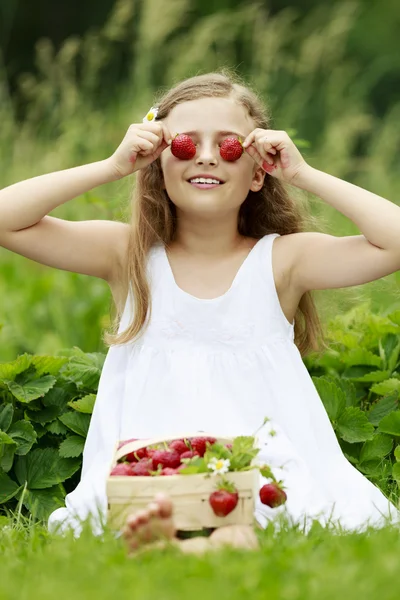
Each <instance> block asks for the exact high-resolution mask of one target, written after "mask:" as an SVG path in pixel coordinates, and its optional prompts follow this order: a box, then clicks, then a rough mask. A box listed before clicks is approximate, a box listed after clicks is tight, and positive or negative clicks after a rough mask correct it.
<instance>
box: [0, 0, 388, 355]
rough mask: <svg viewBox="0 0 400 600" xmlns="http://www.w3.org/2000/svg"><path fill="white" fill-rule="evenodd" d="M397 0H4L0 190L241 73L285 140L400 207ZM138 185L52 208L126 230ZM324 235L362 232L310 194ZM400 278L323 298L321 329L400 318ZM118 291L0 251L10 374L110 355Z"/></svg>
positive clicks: (116, 139) (65, 164) (0, 20)
mask: <svg viewBox="0 0 400 600" xmlns="http://www.w3.org/2000/svg"><path fill="white" fill-rule="evenodd" d="M399 27H400V12H399V10H398V2H397V0H384V1H383V2H382V1H378V0H370V1H369V2H360V1H358V2H344V1H339V0H336V1H334V0H333V1H331V2H330V3H325V2H324V3H321V2H318V1H317V0H292V1H290V0H271V1H264V2H252V1H249V0H219V1H218V2H216V1H215V2H214V1H207V0H168V2H166V1H165V0H96V2H94V0H85V2H82V1H81V0H79V1H78V0H68V2H67V1H66V0H65V1H63V2H57V3H55V2H51V0H40V1H39V0H37V1H36V2H32V0H31V1H29V0H2V2H1V5H0V123H1V128H0V187H1V188H3V187H5V186H7V185H10V184H12V183H14V182H16V181H19V180H21V179H27V178H29V177H33V176H36V175H40V174H43V173H47V172H51V171H55V170H59V169H66V168H69V167H73V166H77V165H81V164H84V163H88V162H93V161H97V160H101V159H103V158H106V157H107V156H109V155H110V154H112V153H113V151H114V150H115V148H116V147H117V146H118V145H119V143H120V141H121V140H122V138H123V136H124V134H125V131H126V129H127V128H128V126H129V124H130V123H132V122H137V121H141V119H142V117H143V116H144V114H145V113H146V112H147V110H148V108H149V107H150V106H151V105H152V102H153V99H154V94H155V93H156V92H158V91H159V90H160V89H165V88H168V86H170V85H172V84H174V83H176V82H177V81H178V80H180V79H182V78H185V77H189V76H192V75H195V74H198V73H205V72H207V71H212V70H216V69H220V68H221V67H231V68H234V69H235V70H236V71H237V72H238V73H239V74H240V75H242V76H243V77H244V78H245V79H246V80H247V81H248V82H249V83H250V84H251V85H253V86H255V88H256V89H257V90H258V91H259V92H260V93H261V94H262V96H263V97H264V99H265V101H266V103H267V104H268V105H269V106H270V108H271V110H272V114H273V117H274V123H273V127H274V128H276V129H286V130H294V131H295V132H296V137H298V138H302V139H306V140H308V141H309V143H310V146H309V148H308V149H306V150H303V151H302V152H303V155H304V157H305V159H306V160H307V161H308V162H309V163H310V164H311V165H312V166H314V167H316V168H318V169H322V170H325V171H327V172H329V173H331V174H333V175H336V176H337V177H341V178H343V179H346V180H348V181H351V182H353V183H355V184H357V185H360V186H362V187H365V188H367V189H369V190H371V191H373V192H375V193H377V194H380V195H382V196H384V197H386V198H388V199H390V200H392V201H395V202H396V201H398V190H399V189H400V185H399V184H400V170H399V150H400V143H399V142H400V129H399V127H398V123H399V121H400V102H399V97H400V94H399V92H400V69H399V59H398V31H399V30H400V29H399ZM132 185H134V178H126V179H124V180H122V181H119V182H116V183H112V184H109V185H105V186H102V187H101V188H97V189H95V190H93V191H92V192H90V193H88V194H85V195H83V196H81V197H79V198H77V199H74V200H72V201H70V202H69V203H67V204H66V205H64V206H61V207H59V208H57V209H56V210H55V211H53V212H52V213H51V214H53V215H54V216H57V217H61V218H65V219H70V220H81V219H117V220H126V219H127V218H128V209H129V204H128V199H129V194H130V190H131V187H132ZM305 202H306V203H307V205H308V206H309V209H310V211H311V212H312V214H313V215H315V216H316V217H317V219H318V229H319V230H320V231H324V232H327V233H331V234H334V235H349V234H356V233H359V232H358V231H357V229H356V227H355V226H354V225H353V224H352V223H351V222H350V221H349V220H348V219H347V218H345V217H344V216H343V215H341V214H340V213H338V212H337V211H335V210H334V209H332V208H330V207H329V206H328V205H325V204H324V203H323V202H322V201H321V200H319V199H317V198H315V197H306V198H305ZM399 282H400V275H399V272H398V273H395V274H393V275H391V276H389V277H386V278H384V279H382V280H380V281H378V282H373V283H370V284H367V285H364V286H359V287H356V288H348V289H345V290H333V291H329V292H328V291H326V292H318V293H317V295H316V297H317V301H318V306H319V307H320V312H321V316H322V319H323V321H326V320H327V319H329V318H330V317H332V316H334V315H335V314H337V313H338V312H340V311H344V310H347V309H348V308H350V307H351V306H353V305H354V304H355V303H357V302H359V301H361V300H365V299H370V300H371V308H372V309H373V310H379V311H386V310H388V309H393V307H394V306H399V305H400V294H399V289H400V288H399ZM110 307H111V293H110V290H109V288H108V285H107V284H106V283H105V282H103V281H101V280H96V279H94V278H91V277H87V276H82V275H77V274H75V273H69V272H62V271H56V270H53V269H50V268H48V267H43V266H41V265H38V264H36V263H34V262H32V261H29V260H27V259H25V258H23V257H20V256H18V255H15V254H12V253H11V252H9V251H7V250H5V249H4V248H0V361H8V360H12V359H14V358H15V357H16V356H17V355H18V354H21V353H23V352H30V353H35V354H36V353H37V354H45V353H53V352H55V351H57V350H59V349H60V348H64V347H71V346H74V345H77V346H79V347H80V348H82V350H84V351H103V350H105V349H106V348H105V347H104V345H103V343H102V341H101V329H102V327H104V326H106V325H108V322H109V318H110Z"/></svg>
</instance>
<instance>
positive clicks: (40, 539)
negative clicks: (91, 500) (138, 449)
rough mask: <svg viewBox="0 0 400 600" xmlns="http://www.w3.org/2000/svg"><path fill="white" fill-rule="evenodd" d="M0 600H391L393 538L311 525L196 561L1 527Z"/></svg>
mask: <svg viewBox="0 0 400 600" xmlns="http://www.w3.org/2000/svg"><path fill="white" fill-rule="evenodd" d="M0 526H1V529H0V553H1V555H2V560H1V562H0V582H1V587H0V598H1V600H6V599H7V600H8V599H10V600H11V599H13V600H14V599H17V598H18V600H27V599H29V600H36V599H40V600H44V599H46V598H52V599H53V598H55V597H56V598H57V600H64V598H65V599H67V598H68V599H70V598H74V600H80V599H85V600H87V599H88V598H96V599H98V600H101V599H103V598H104V599H106V598H107V600H108V599H110V598H113V597H115V598H117V597H118V599H124V598H129V599H130V600H132V599H134V598H140V600H147V599H149V600H150V599H151V600H155V599H157V600H169V599H171V600H175V599H176V598H187V599H191V600H197V599H198V600H200V599H201V600H203V599H205V598H207V599H210V598H221V599H224V598H229V600H236V599H238V600H239V599H243V598H244V597H245V596H248V597H249V598H251V599H252V600H253V599H257V598H263V599H264V598H274V600H276V599H285V600H289V599H290V600H297V599H299V600H300V599H301V600H303V599H304V600H314V599H315V600H316V599H318V600H330V599H332V600H333V599H335V600H337V599H338V598H343V599H346V598H356V597H359V598H362V599H363V600H370V599H371V600H377V599H378V598H379V600H386V599H388V600H389V599H392V598H393V599H394V598H398V597H399V585H398V575H399V562H400V529H397V528H396V527H395V526H387V527H384V528H382V529H369V530H368V531H367V532H365V533H346V534H341V535H337V534H334V533H333V532H331V531H329V530H328V529H324V528H322V527H321V526H320V525H319V524H318V523H317V522H314V525H313V527H312V528H311V530H310V531H309V533H308V534H307V535H306V534H304V533H303V532H302V531H301V530H300V528H299V527H297V528H296V527H293V526H292V527H289V526H287V527H286V528H282V529H281V531H279V532H278V531H276V530H275V529H274V528H273V526H272V525H270V526H269V529H266V530H264V531H261V532H259V536H260V543H261V548H260V550H258V551H239V550H222V551H221V550H220V551H217V552H213V553H208V554H205V555H203V556H199V557H198V556H193V555H190V556H189V555H183V554H180V552H179V551H178V550H176V549H174V548H167V549H165V550H152V551H147V552H145V553H142V554H141V555H140V556H136V557H134V558H130V557H128V556H127V553H126V551H125V547H124V544H123V542H122V540H120V539H116V538H115V537H114V535H112V533H111V532H109V531H106V532H105V534H104V537H103V538H98V537H95V536H93V535H91V534H90V532H89V531H84V532H83V533H82V535H81V537H80V538H78V539H75V538H74V537H73V535H72V534H69V535H67V536H66V537H65V538H62V537H61V536H56V535H49V533H48V532H47V530H46V529H45V528H44V527H43V526H42V525H39V524H29V523H28V522H26V523H21V522H19V523H18V520H17V518H13V519H6V518H5V517H3V518H2V521H1V523H0Z"/></svg>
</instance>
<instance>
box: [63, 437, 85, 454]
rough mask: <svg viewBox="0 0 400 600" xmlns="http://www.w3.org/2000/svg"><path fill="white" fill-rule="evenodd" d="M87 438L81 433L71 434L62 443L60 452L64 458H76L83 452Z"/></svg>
mask: <svg viewBox="0 0 400 600" xmlns="http://www.w3.org/2000/svg"><path fill="white" fill-rule="evenodd" d="M84 446H85V440H84V438H83V437H81V436H80V435H70V436H68V437H67V438H65V440H64V441H63V442H62V443H61V444H60V448H59V454H60V456H62V457H63V458H76V457H77V456H80V455H81V454H82V452H83V448H84Z"/></svg>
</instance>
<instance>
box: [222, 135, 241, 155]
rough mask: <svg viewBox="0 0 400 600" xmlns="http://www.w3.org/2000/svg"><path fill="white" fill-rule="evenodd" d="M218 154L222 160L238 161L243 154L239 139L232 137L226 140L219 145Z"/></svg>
mask: <svg viewBox="0 0 400 600" xmlns="http://www.w3.org/2000/svg"><path fill="white" fill-rule="evenodd" d="M219 153H220V155H221V156H222V158H223V159H224V160H229V161H233V160H238V158H240V157H241V156H242V154H243V145H242V141H241V139H240V138H239V139H237V138H234V137H230V138H226V140H224V141H223V142H222V144H221V147H220V149H219Z"/></svg>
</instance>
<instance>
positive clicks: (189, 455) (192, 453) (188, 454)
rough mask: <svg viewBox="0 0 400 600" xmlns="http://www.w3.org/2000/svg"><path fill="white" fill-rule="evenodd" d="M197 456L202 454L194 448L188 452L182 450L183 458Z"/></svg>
mask: <svg viewBox="0 0 400 600" xmlns="http://www.w3.org/2000/svg"><path fill="white" fill-rule="evenodd" d="M195 456H200V454H199V453H198V452H195V451H194V450H188V451H187V452H182V454H181V460H182V458H194V457H195Z"/></svg>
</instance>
